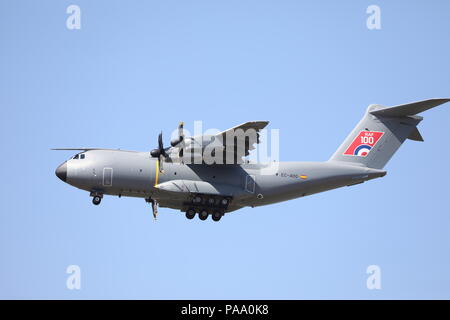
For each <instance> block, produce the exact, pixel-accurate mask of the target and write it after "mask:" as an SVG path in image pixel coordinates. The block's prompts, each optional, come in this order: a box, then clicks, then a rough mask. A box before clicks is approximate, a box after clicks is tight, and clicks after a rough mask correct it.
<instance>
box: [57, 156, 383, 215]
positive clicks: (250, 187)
mask: <svg viewBox="0 0 450 320" xmlns="http://www.w3.org/2000/svg"><path fill="white" fill-rule="evenodd" d="M58 170H59V172H60V174H58ZM63 171H65V172H64V173H65V175H64V174H63V175H62V174H61V172H63ZM385 174H386V172H385V171H383V170H376V169H371V168H367V167H364V166H357V165H349V164H347V163H344V162H339V161H326V162H273V163H269V164H252V163H245V164H241V165H205V164H182V163H171V162H166V163H164V170H163V172H160V170H159V169H158V161H157V159H155V158H152V157H151V156H150V154H149V153H148V152H135V151H123V150H104V149H99V150H89V151H85V152H82V153H80V154H78V155H77V156H75V157H74V158H71V159H69V160H67V161H66V162H64V163H63V164H62V165H61V166H59V167H58V169H57V175H58V176H59V177H60V178H61V179H62V180H64V181H65V182H67V183H68V184H70V185H72V186H74V187H77V188H79V189H82V190H86V191H89V192H91V194H92V193H94V194H101V195H103V194H105V195H117V196H128V197H141V198H146V199H156V200H157V201H158V203H159V205H160V206H161V207H169V208H173V209H180V210H182V211H185V210H186V208H187V207H188V206H189V205H188V204H189V201H190V199H191V197H192V194H193V193H195V194H204V195H207V196H208V195H214V196H227V197H229V199H230V204H229V206H228V207H227V209H226V212H230V211H234V210H236V209H239V208H242V207H246V206H250V207H255V206H262V205H267V204H272V203H276V202H280V201H286V200H290V199H294V198H298V197H303V196H306V195H310V194H314V193H318V192H322V191H326V190H331V189H335V188H339V187H342V186H347V185H353V184H358V183H361V182H364V181H367V180H370V179H373V178H377V177H382V176H384V175H385ZM61 175H62V176H63V177H61ZM63 178H65V179H63Z"/></svg>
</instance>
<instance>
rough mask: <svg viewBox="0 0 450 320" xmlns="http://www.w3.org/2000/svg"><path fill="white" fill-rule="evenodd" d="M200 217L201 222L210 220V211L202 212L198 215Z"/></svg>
mask: <svg viewBox="0 0 450 320" xmlns="http://www.w3.org/2000/svg"><path fill="white" fill-rule="evenodd" d="M198 217H199V218H200V220H206V219H208V211H206V210H202V211H200V212H199V214H198Z"/></svg>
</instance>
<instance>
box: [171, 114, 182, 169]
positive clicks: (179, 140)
mask: <svg viewBox="0 0 450 320" xmlns="http://www.w3.org/2000/svg"><path fill="white" fill-rule="evenodd" d="M183 127H184V122H183V121H181V122H180V124H179V125H178V137H177V138H175V139H173V140H172V141H170V145H171V146H172V147H175V146H178V148H179V151H178V157H179V158H180V159H181V161H183V160H182V159H183V150H184V131H183Z"/></svg>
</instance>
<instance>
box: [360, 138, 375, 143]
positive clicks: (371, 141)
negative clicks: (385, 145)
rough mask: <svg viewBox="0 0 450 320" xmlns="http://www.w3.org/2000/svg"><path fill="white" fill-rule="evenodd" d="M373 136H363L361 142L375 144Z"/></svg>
mask: <svg viewBox="0 0 450 320" xmlns="http://www.w3.org/2000/svg"><path fill="white" fill-rule="evenodd" d="M373 141H374V140H373V137H361V143H364V144H373Z"/></svg>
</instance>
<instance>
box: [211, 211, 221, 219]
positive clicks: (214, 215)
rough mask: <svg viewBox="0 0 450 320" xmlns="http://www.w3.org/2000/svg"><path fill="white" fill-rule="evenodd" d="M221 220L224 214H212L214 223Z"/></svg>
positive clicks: (216, 212) (215, 212)
mask: <svg viewBox="0 0 450 320" xmlns="http://www.w3.org/2000/svg"><path fill="white" fill-rule="evenodd" d="M220 218H222V213H220V212H219V211H214V213H213V214H212V219H213V220H214V221H219V220H220Z"/></svg>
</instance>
